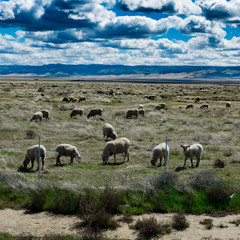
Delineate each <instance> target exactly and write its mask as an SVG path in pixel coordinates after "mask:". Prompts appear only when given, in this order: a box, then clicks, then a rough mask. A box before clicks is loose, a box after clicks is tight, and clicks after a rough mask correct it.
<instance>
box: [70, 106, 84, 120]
mask: <svg viewBox="0 0 240 240" xmlns="http://www.w3.org/2000/svg"><path fill="white" fill-rule="evenodd" d="M76 115H79V116H82V115H83V109H82V108H75V109H73V110H72V112H71V113H70V117H71V118H72V117H74V116H76Z"/></svg>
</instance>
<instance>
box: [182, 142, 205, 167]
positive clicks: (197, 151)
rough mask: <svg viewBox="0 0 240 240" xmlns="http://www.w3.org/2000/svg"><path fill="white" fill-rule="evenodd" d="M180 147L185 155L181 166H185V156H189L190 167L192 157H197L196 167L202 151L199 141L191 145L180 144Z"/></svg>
mask: <svg viewBox="0 0 240 240" xmlns="http://www.w3.org/2000/svg"><path fill="white" fill-rule="evenodd" d="M181 147H182V148H183V155H184V157H185V158H184V164H183V167H185V166H186V161H187V158H190V160H191V167H193V157H196V158H197V163H196V167H198V166H199V163H200V160H201V156H202V152H203V147H202V145H201V144H199V143H195V144H192V145H187V144H185V145H181Z"/></svg>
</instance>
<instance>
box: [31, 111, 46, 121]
mask: <svg viewBox="0 0 240 240" xmlns="http://www.w3.org/2000/svg"><path fill="white" fill-rule="evenodd" d="M42 119H43V113H42V112H36V113H34V114H33V116H32V118H31V119H30V122H32V121H35V122H38V121H40V122H41V121H42Z"/></svg>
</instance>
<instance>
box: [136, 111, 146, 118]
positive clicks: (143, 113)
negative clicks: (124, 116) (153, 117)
mask: <svg viewBox="0 0 240 240" xmlns="http://www.w3.org/2000/svg"><path fill="white" fill-rule="evenodd" d="M145 112H146V111H145V109H139V110H138V114H139V115H141V116H143V117H144V115H145Z"/></svg>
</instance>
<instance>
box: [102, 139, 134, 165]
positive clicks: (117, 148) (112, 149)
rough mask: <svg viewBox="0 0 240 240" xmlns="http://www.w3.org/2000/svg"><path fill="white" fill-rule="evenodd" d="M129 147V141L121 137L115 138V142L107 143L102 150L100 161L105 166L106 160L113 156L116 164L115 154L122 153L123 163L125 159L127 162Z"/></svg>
mask: <svg viewBox="0 0 240 240" xmlns="http://www.w3.org/2000/svg"><path fill="white" fill-rule="evenodd" d="M129 146H130V141H129V140H128V139H127V138H125V137H123V138H117V139H115V140H112V141H109V142H108V143H107V144H106V146H105V148H104V149H103V154H102V161H103V164H106V163H107V162H108V159H109V157H110V156H112V155H114V164H116V154H118V153H124V158H123V161H122V162H124V161H125V159H126V157H127V161H129V153H128V149H129Z"/></svg>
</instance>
